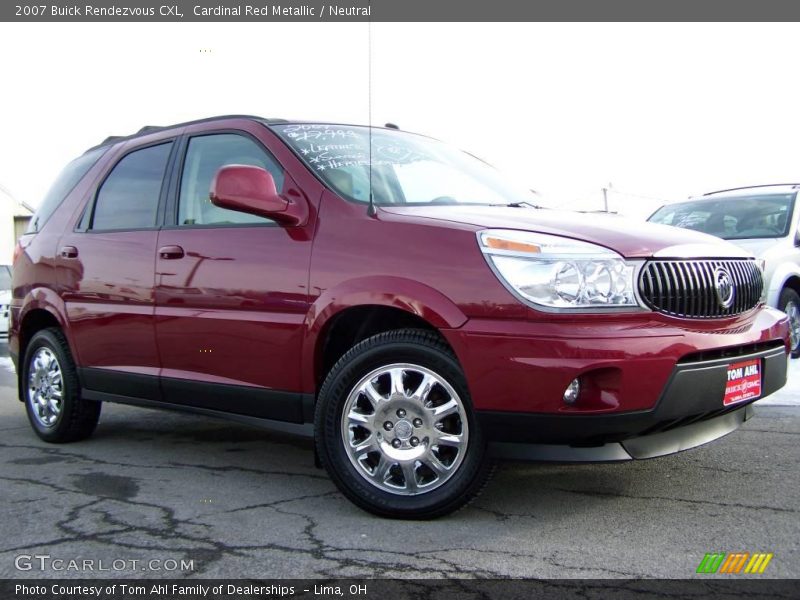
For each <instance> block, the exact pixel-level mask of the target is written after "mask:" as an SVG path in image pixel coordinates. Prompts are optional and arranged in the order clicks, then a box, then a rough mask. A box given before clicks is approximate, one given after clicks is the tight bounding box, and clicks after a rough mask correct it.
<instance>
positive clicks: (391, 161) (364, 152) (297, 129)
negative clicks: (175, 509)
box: [272, 124, 534, 205]
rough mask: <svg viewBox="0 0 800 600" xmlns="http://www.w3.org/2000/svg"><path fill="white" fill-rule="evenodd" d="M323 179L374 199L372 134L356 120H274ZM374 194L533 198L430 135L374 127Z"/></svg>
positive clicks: (476, 200)
mask: <svg viewBox="0 0 800 600" xmlns="http://www.w3.org/2000/svg"><path fill="white" fill-rule="evenodd" d="M272 129H274V130H275V131H276V132H277V133H278V134H279V135H280V136H281V137H282V138H283V140H284V141H285V142H286V143H287V144H288V145H289V146H290V147H291V148H292V149H293V150H294V151H295V152H296V153H297V155H298V156H299V157H300V158H301V159H302V160H303V161H304V162H305V163H306V165H308V168H309V169H311V170H312V171H314V173H316V174H317V175H318V176H319V177H320V179H322V180H323V181H324V182H325V183H326V184H327V185H328V186H330V187H331V188H332V189H333V190H335V191H336V192H338V193H339V194H340V195H342V196H344V197H345V198H348V199H350V200H356V201H358V202H369V193H370V185H369V183H370V182H369V179H370V134H369V128H368V127H359V126H351V125H317V124H293V125H273V126H272ZM371 158H372V194H373V201H374V203H375V204H380V205H398V204H400V205H403V204H405V205H414V204H416V205H431V204H511V203H516V202H527V203H531V202H533V201H534V197H533V194H532V193H531V192H530V191H528V190H525V189H524V188H523V189H515V188H513V187H512V186H510V185H508V184H507V183H506V182H505V181H503V179H502V177H501V176H500V175H499V173H498V172H497V171H496V170H495V169H494V168H492V167H490V166H489V165H487V164H486V163H484V162H483V161H481V160H479V159H477V158H475V157H473V156H471V155H469V154H467V153H466V152H461V151H460V150H456V149H454V148H451V147H449V146H447V145H446V144H443V143H441V142H438V141H436V140H432V139H430V138H426V137H423V136H420V135H414V134H410V133H404V132H401V131H394V130H388V129H373V130H372V157H371Z"/></svg>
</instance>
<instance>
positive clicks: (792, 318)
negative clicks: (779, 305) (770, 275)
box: [784, 301, 800, 351]
mask: <svg viewBox="0 0 800 600" xmlns="http://www.w3.org/2000/svg"><path fill="white" fill-rule="evenodd" d="M784 310H785V311H786V315H787V316H788V317H789V336H790V340H791V344H792V351H795V350H797V346H798V345H800V307H798V306H797V303H796V302H793V301H789V302H788V303H787V304H786V307H785V308H784Z"/></svg>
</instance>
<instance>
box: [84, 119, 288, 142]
mask: <svg viewBox="0 0 800 600" xmlns="http://www.w3.org/2000/svg"><path fill="white" fill-rule="evenodd" d="M222 119H252V120H253V121H260V122H262V123H287V122H288V121H286V120H285V119H266V118H264V117H256V116H253V115H219V116H216V117H206V118H204V119H195V120H193V121H185V122H183V123H175V124H174V125H164V126H158V125H145V126H144V127H142V128H141V129H140V130H139V131H137V132H136V133H133V134H131V135H111V136H109V137H107V138H106V139H104V140H103V141H102V142H100V143H99V144H97V146H93V147H92V148H90V150H91V149H94V148H99V147H100V146H106V145H108V144H115V143H117V142H121V141H123V140H130V139H133V138H136V137H139V136H141V135H147V134H148V133H154V132H156V131H164V130H166V129H173V128H175V127H186V126H187V125H194V124H196V123H207V122H209V121H220V120H222Z"/></svg>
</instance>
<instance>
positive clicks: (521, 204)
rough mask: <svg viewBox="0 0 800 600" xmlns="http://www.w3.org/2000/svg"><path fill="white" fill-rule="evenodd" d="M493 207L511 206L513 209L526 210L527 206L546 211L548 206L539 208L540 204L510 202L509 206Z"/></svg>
mask: <svg viewBox="0 0 800 600" xmlns="http://www.w3.org/2000/svg"><path fill="white" fill-rule="evenodd" d="M492 206H510V207H511V208H525V207H526V206H527V207H529V208H538V209H540V210H544V209H545V208H547V207H546V206H539V205H538V204H533V203H532V202H525V201H522V202H510V203H509V204H493V205H492Z"/></svg>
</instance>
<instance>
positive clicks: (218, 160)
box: [178, 133, 283, 225]
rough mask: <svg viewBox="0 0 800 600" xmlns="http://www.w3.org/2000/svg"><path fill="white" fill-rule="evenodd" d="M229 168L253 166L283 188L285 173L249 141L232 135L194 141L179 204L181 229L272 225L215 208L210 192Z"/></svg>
mask: <svg viewBox="0 0 800 600" xmlns="http://www.w3.org/2000/svg"><path fill="white" fill-rule="evenodd" d="M225 165H251V166H256V167H261V168H263V169H266V170H267V171H269V172H270V173H271V174H272V177H273V179H275V187H276V189H278V190H281V189H282V188H283V170H282V169H281V168H280V166H279V165H278V163H277V162H276V161H275V159H273V158H272V157H271V156H269V155H268V154H267V153H266V152H265V151H264V149H263V148H262V147H261V146H259V145H258V144H257V143H256V142H254V141H253V140H251V139H250V138H248V137H245V136H242V135H236V134H230V133H221V134H216V135H204V136H199V137H195V138H192V139H191V140H190V141H189V148H188V150H187V151H186V161H185V162H184V165H183V176H182V177H181V192H180V200H179V201H178V224H179V225H226V224H236V223H254V224H256V223H270V222H271V220H270V219H266V218H264V217H259V216H256V215H249V214H246V213H242V212H237V211H233V210H228V209H225V208H219V207H218V206H214V204H212V203H211V200H210V199H209V190H210V188H211V181H212V180H213V179H214V175H215V174H216V172H217V171H218V170H219V169H220V167H223V166H225Z"/></svg>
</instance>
